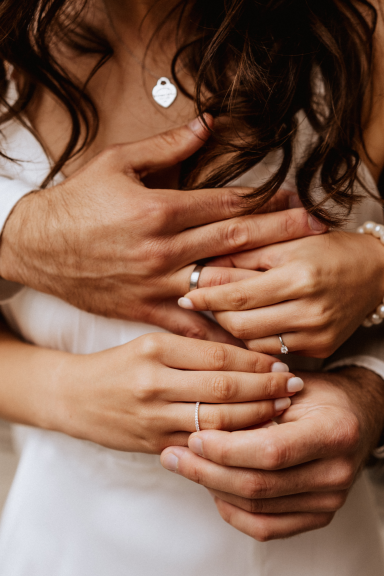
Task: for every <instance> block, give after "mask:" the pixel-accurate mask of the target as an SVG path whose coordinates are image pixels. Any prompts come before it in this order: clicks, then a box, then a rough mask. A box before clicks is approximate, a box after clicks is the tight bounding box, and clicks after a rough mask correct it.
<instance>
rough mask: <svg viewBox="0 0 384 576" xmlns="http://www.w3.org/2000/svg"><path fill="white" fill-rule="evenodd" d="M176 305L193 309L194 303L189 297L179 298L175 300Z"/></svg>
mask: <svg viewBox="0 0 384 576" xmlns="http://www.w3.org/2000/svg"><path fill="white" fill-rule="evenodd" d="M177 303H178V305H179V306H180V308H186V309H187V310H194V308H195V307H194V305H193V302H192V300H190V299H189V298H184V297H183V298H179V299H178V301H177Z"/></svg>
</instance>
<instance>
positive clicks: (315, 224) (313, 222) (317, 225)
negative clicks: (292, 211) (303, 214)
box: [308, 214, 328, 234]
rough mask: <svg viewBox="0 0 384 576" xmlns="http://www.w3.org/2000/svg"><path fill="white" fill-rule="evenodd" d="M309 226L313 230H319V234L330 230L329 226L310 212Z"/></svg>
mask: <svg viewBox="0 0 384 576" xmlns="http://www.w3.org/2000/svg"><path fill="white" fill-rule="evenodd" d="M308 226H309V227H310V229H311V230H313V232H317V233H318V234H322V233H324V232H326V231H327V230H328V226H326V225H325V224H323V223H322V222H320V220H318V219H317V218H315V216H313V215H312V214H308Z"/></svg>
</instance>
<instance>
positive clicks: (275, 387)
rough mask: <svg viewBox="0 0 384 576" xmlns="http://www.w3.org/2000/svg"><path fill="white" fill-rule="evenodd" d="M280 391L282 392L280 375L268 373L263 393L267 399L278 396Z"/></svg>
mask: <svg viewBox="0 0 384 576" xmlns="http://www.w3.org/2000/svg"><path fill="white" fill-rule="evenodd" d="M280 379H281V377H280ZM279 392H280V382H279V377H278V376H272V375H270V374H268V376H266V378H265V383H264V392H263V395H264V396H265V399H266V400H268V399H269V398H276V396H277V395H278V394H279Z"/></svg>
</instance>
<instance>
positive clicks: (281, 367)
mask: <svg viewBox="0 0 384 576" xmlns="http://www.w3.org/2000/svg"><path fill="white" fill-rule="evenodd" d="M271 372H289V366H287V365H286V364H284V362H275V363H274V364H272V368H271Z"/></svg>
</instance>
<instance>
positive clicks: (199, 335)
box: [183, 323, 208, 340]
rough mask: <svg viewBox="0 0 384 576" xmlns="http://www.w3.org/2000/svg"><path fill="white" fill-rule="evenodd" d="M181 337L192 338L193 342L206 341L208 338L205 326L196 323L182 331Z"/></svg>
mask: <svg viewBox="0 0 384 576" xmlns="http://www.w3.org/2000/svg"><path fill="white" fill-rule="evenodd" d="M183 335H184V336H185V337H186V338H194V339H195V340H206V339H207V337H208V331H207V328H206V326H204V325H202V324H198V323H196V324H191V325H190V326H188V327H186V328H185V330H184V331H183Z"/></svg>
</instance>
